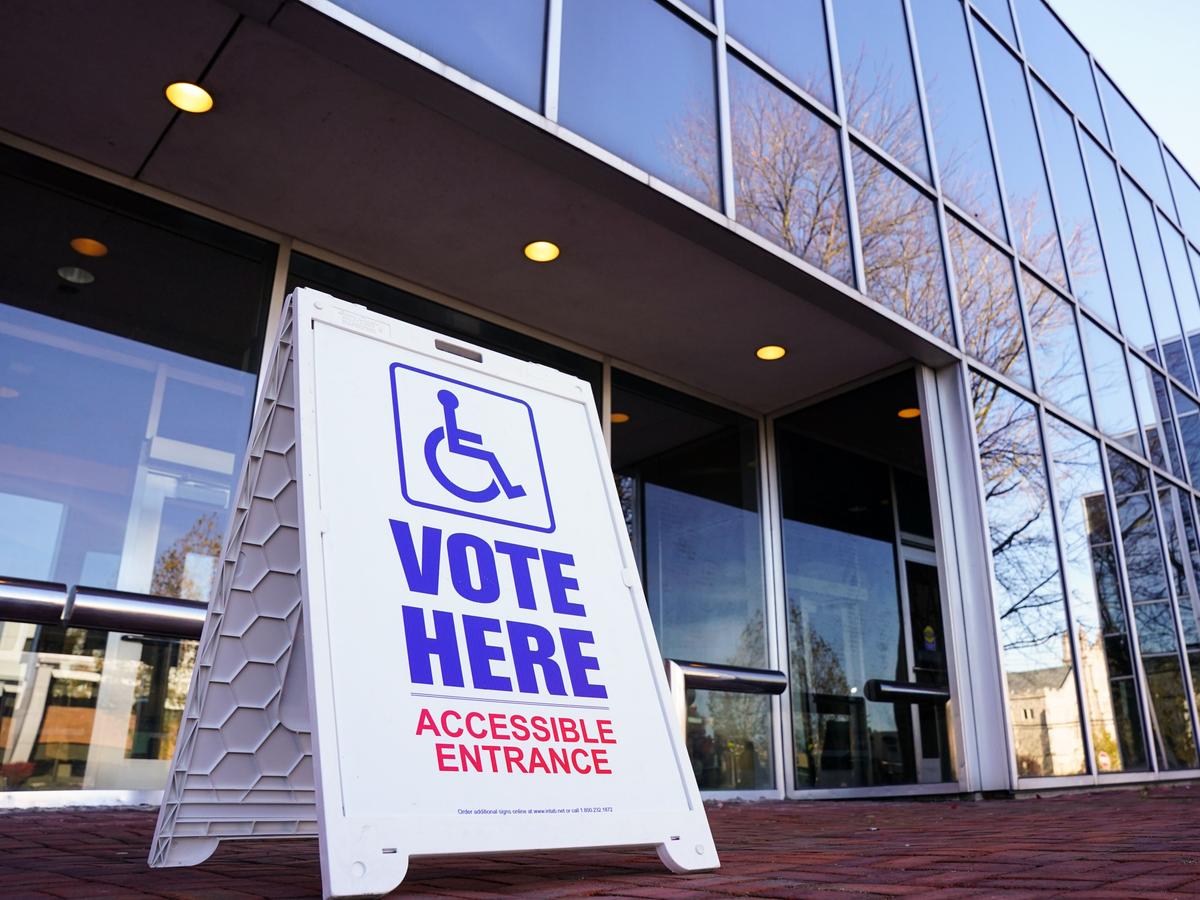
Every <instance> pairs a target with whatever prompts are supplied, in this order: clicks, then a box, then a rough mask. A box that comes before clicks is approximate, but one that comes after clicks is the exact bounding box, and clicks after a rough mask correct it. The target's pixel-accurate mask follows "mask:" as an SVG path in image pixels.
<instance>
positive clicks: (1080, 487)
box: [1046, 416, 1147, 772]
mask: <svg viewBox="0 0 1200 900" xmlns="http://www.w3.org/2000/svg"><path fill="white" fill-rule="evenodd" d="M1046 445H1047V448H1048V450H1049V453H1050V459H1051V461H1052V463H1053V467H1054V487H1055V494H1056V496H1057V497H1058V508H1059V515H1060V521H1061V523H1062V543H1063V562H1064V567H1065V575H1066V582H1067V590H1068V591H1069V592H1070V597H1071V614H1072V616H1073V617H1074V619H1075V630H1076V633H1077V635H1078V640H1079V645H1078V653H1079V668H1080V675H1081V676H1082V679H1083V684H1084V691H1083V694H1084V697H1085V699H1086V702H1087V705H1088V718H1089V722H1090V727H1091V732H1092V745H1093V747H1094V749H1095V754H1096V769H1097V771H1099V772H1125V771H1129V770H1135V769H1145V768H1147V760H1146V744H1145V740H1144V738H1143V735H1142V716H1141V711H1140V709H1139V707H1138V692H1137V685H1136V678H1135V677H1134V670H1133V666H1132V665H1131V661H1132V659H1133V653H1132V650H1131V648H1130V641H1129V623H1128V620H1127V616H1126V613H1125V603H1124V599H1123V596H1122V591H1121V587H1120V584H1121V582H1120V579H1119V578H1118V576H1117V557H1116V551H1115V549H1114V546H1113V541H1114V536H1113V530H1112V524H1111V523H1110V521H1109V516H1108V500H1107V497H1106V494H1105V490H1104V469H1103V464H1102V462H1101V458H1100V447H1099V444H1098V443H1097V442H1096V441H1095V440H1094V439H1093V438H1090V437H1088V436H1087V435H1086V434H1084V433H1083V432H1081V431H1078V430H1076V429H1075V428H1072V427H1071V426H1070V425H1067V424H1066V423H1064V422H1062V421H1060V420H1058V419H1056V418H1054V416H1047V417H1046Z"/></svg>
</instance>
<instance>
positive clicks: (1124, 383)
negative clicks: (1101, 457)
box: [1082, 316, 1142, 453]
mask: <svg viewBox="0 0 1200 900" xmlns="http://www.w3.org/2000/svg"><path fill="white" fill-rule="evenodd" d="M1082 328H1083V345H1084V347H1086V348H1087V358H1088V375H1089V377H1090V380H1091V384H1092V406H1093V407H1094V408H1095V410H1096V425H1097V427H1098V428H1099V429H1100V430H1101V431H1103V432H1104V433H1105V434H1107V435H1108V436H1109V437H1111V438H1113V439H1114V440H1117V441H1120V442H1121V443H1122V444H1124V445H1125V446H1126V447H1129V448H1130V449H1131V450H1133V451H1135V452H1137V453H1141V452H1142V442H1141V440H1140V439H1139V438H1138V420H1137V414H1136V413H1135V411H1134V407H1133V392H1132V391H1131V390H1130V388H1129V372H1128V370H1127V369H1126V368H1125V351H1124V350H1123V349H1122V347H1121V345H1120V344H1118V343H1117V342H1116V341H1115V340H1113V339H1112V338H1111V337H1109V336H1108V335H1107V334H1106V333H1105V332H1104V331H1103V330H1102V329H1101V328H1100V327H1099V326H1098V325H1096V324H1095V323H1094V322H1090V321H1088V319H1087V317H1086V316H1085V317H1082Z"/></svg>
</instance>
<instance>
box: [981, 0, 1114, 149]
mask: <svg viewBox="0 0 1200 900" xmlns="http://www.w3.org/2000/svg"><path fill="white" fill-rule="evenodd" d="M985 11H986V10H985ZM1017 20H1018V21H1019V22H1020V23H1021V40H1022V42H1023V43H1024V45H1025V55H1026V56H1028V57H1029V61H1030V62H1031V63H1032V64H1033V66H1034V68H1036V69H1037V70H1038V72H1040V73H1041V75H1042V77H1043V78H1045V79H1046V80H1047V82H1049V84H1050V86H1051V87H1053V88H1054V90H1056V91H1057V92H1058V93H1059V94H1060V95H1062V97H1063V98H1064V99H1065V100H1066V101H1067V103H1068V104H1069V105H1070V106H1071V108H1072V109H1073V110H1074V111H1075V113H1076V114H1077V115H1078V116H1079V118H1081V119H1082V120H1083V121H1084V122H1085V123H1086V124H1087V126H1088V127H1089V128H1091V129H1092V131H1094V132H1095V133H1096V134H1098V135H1100V136H1101V137H1102V138H1103V137H1104V135H1105V133H1106V132H1105V130H1104V120H1103V119H1102V118H1101V116H1100V101H1099V100H1097V99H1096V85H1095V82H1093V81H1092V67H1091V64H1090V63H1089V62H1088V58H1087V53H1085V52H1084V49H1083V48H1082V47H1080V46H1079V44H1078V42H1076V40H1075V39H1074V38H1073V37H1071V35H1070V34H1069V33H1068V32H1067V29H1065V28H1064V27H1063V25H1062V23H1061V22H1059V21H1058V18H1057V17H1056V16H1055V15H1054V14H1053V13H1052V12H1050V10H1049V9H1048V8H1047V7H1046V5H1045V4H1044V3H1043V2H1042V0H1017Z"/></svg>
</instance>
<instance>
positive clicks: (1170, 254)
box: [1158, 213, 1200, 384]
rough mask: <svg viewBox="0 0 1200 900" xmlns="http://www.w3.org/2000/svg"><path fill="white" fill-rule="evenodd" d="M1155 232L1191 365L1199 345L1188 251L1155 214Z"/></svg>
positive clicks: (1198, 304) (1199, 304) (1199, 308)
mask: <svg viewBox="0 0 1200 900" xmlns="http://www.w3.org/2000/svg"><path fill="white" fill-rule="evenodd" d="M1158 232H1159V234H1160V235H1161V236H1162V246H1163V252H1164V253H1165V254H1166V257H1167V269H1168V270H1169V271H1170V274H1171V287H1172V288H1173V290H1174V294H1175V304H1176V306H1177V308H1178V309H1179V318H1180V321H1181V323H1182V325H1183V333H1184V335H1185V336H1186V338H1187V344H1188V349H1189V350H1190V351H1191V353H1192V361H1193V362H1195V359H1196V351H1197V349H1200V344H1198V343H1197V341H1200V296H1197V294H1196V282H1195V281H1194V280H1193V278H1192V272H1191V269H1190V268H1189V267H1188V248H1187V245H1186V244H1185V243H1184V240H1183V235H1182V234H1180V233H1179V231H1178V230H1177V229H1176V228H1175V226H1174V225H1172V224H1171V223H1170V222H1168V221H1167V219H1166V218H1165V217H1164V216H1163V214H1162V213H1159V214H1158ZM1185 383H1188V384H1190V383H1191V382H1185Z"/></svg>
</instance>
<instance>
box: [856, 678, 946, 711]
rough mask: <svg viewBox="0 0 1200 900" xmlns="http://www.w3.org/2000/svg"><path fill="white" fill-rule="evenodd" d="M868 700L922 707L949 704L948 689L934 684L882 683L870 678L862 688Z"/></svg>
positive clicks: (880, 680) (879, 680)
mask: <svg viewBox="0 0 1200 900" xmlns="http://www.w3.org/2000/svg"><path fill="white" fill-rule="evenodd" d="M863 693H864V694H865V695H866V698H867V699H868V700H873V701H875V702H877V703H916V704H919V705H924V706H945V705H946V704H947V703H949V702H950V689H949V688H944V687H938V686H937V685H935V684H914V683H913V682H911V681H883V680H882V679H879V678H872V679H871V680H870V681H868V682H867V683H866V685H865V686H864V691H863Z"/></svg>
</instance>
